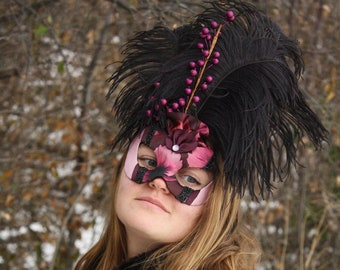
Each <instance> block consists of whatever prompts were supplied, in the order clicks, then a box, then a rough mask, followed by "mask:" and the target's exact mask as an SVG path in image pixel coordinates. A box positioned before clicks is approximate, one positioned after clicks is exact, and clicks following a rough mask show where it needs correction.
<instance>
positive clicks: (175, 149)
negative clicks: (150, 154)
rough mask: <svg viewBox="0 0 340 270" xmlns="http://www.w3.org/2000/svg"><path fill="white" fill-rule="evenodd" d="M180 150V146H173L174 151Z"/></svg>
mask: <svg viewBox="0 0 340 270" xmlns="http://www.w3.org/2000/svg"><path fill="white" fill-rule="evenodd" d="M178 150H179V145H178V144H175V145H173V146H172V151H174V152H177V151H178Z"/></svg>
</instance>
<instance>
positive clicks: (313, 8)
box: [0, 0, 340, 270]
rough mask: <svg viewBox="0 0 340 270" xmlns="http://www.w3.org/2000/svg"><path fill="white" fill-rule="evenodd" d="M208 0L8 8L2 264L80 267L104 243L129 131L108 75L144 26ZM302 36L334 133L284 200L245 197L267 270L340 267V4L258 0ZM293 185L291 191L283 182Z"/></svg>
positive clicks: (52, 2) (312, 93) (180, 18)
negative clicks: (121, 144)
mask: <svg viewBox="0 0 340 270" xmlns="http://www.w3.org/2000/svg"><path fill="white" fill-rule="evenodd" d="M201 2H202V1H199V0H190V1H185V0H176V1H165V0H121V1H119V0H59V1H58V0H2V1H0V91H1V95H0V268H1V269H3V270H7V269H11V270H14V269H49V270H54V269H72V265H73V264H74V262H75V261H76V260H77V258H78V256H79V255H80V254H82V253H84V251H85V250H86V249H87V248H88V247H89V246H90V245H91V243H93V241H94V240H95V239H97V238H98V237H99V232H100V229H101V228H102V226H103V215H104V213H105V209H106V205H107V202H106V201H105V196H106V195H107V193H108V191H107V189H108V183H109V182H110V181H111V180H112V175H113V174H112V171H113V168H114V167H115V166H116V164H117V161H118V159H119V157H120V155H121V153H119V152H118V151H113V152H112V151H111V148H110V142H111V140H112V138H113V137H114V136H115V134H116V129H117V127H116V126H115V123H114V121H113V117H112V111H111V105H112V101H111V100H109V101H106V99H105V94H106V92H107V89H108V84H107V82H106V79H107V78H108V77H109V76H110V74H111V73H112V72H113V70H114V69H115V66H116V65H115V64H112V63H114V62H115V61H118V60H119V59H120V51H119V47H120V46H121V45H122V44H123V43H124V42H125V41H126V39H127V38H128V37H131V36H132V35H133V33H134V32H135V31H137V30H144V29H149V28H151V27H152V26H154V25H155V24H158V23H162V24H166V25H168V26H169V27H176V26H177V25H179V24H181V23H183V22H185V21H187V20H188V19H189V18H190V17H191V16H192V15H193V14H194V13H195V12H196V11H197V10H198V9H199V4H200V3H201ZM252 2H253V3H254V4H255V5H256V6H258V7H259V8H260V9H262V10H263V11H265V12H266V13H267V14H268V15H269V16H271V17H272V18H273V19H274V20H275V21H276V22H278V23H279V24H280V25H281V27H282V28H283V29H284V31H285V32H286V33H287V34H288V35H289V36H292V37H295V38H296V39H298V40H299V42H300V44H301V46H302V48H303V50H304V59H305V64H306V69H305V74H304V78H303V80H301V87H303V88H304V89H306V95H307V96H308V99H309V102H310V104H311V106H312V107H313V108H314V109H315V110H316V111H317V113H318V114H319V115H320V117H321V119H322V120H323V122H324V124H325V125H326V127H327V128H328V129H329V131H330V138H329V140H330V142H329V145H325V150H324V151H323V152H317V153H315V152H314V149H312V148H311V147H310V145H309V143H308V141H307V140H306V147H305V148H304V149H299V156H300V160H301V163H302V164H303V165H304V166H305V167H306V168H303V167H299V168H298V169H297V170H296V171H294V172H293V173H292V177H291V178H290V179H289V181H287V183H285V184H284V188H279V189H277V191H275V193H274V196H273V197H272V198H271V199H269V200H267V201H261V202H259V203H255V202H251V201H249V200H248V199H247V197H246V198H245V199H244V202H243V207H244V216H245V218H246V219H247V221H248V222H249V224H250V226H251V228H252V229H253V230H254V231H255V232H256V234H257V235H258V237H259V239H260V241H261V244H262V247H263V250H264V253H263V256H262V260H261V263H260V264H259V267H258V269H281V270H282V269H290V270H291V269H300V270H301V269H327V270H329V269H340V171H339V167H340V166H339V165H340V163H339V160H340V137H339V136H340V126H339V122H340V110H339V106H340V95H339V84H340V81H339V79H340V73H339V72H340V62H339V61H340V59H339V47H340V21H339V18H340V6H339V5H340V4H339V2H340V1H339V0H256V1H255V0H254V1H252ZM279 185H282V184H279Z"/></svg>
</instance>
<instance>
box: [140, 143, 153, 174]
mask: <svg viewBox="0 0 340 270" xmlns="http://www.w3.org/2000/svg"><path fill="white" fill-rule="evenodd" d="M137 160H138V165H139V166H140V167H143V168H146V169H148V170H154V169H155V168H156V167H157V159H156V156H155V153H154V151H153V150H152V149H151V148H150V147H148V146H146V145H145V144H140V145H139V147H138V154H137Z"/></svg>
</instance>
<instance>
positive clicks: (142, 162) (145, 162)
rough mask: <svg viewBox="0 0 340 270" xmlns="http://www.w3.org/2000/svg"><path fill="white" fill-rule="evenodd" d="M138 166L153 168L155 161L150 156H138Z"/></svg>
mask: <svg viewBox="0 0 340 270" xmlns="http://www.w3.org/2000/svg"><path fill="white" fill-rule="evenodd" d="M138 161H139V166H141V167H144V168H147V169H148V170H153V169H155V168H156V167H157V161H156V160H154V159H150V158H138Z"/></svg>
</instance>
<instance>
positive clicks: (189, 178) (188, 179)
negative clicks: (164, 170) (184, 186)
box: [182, 175, 200, 185]
mask: <svg viewBox="0 0 340 270" xmlns="http://www.w3.org/2000/svg"><path fill="white" fill-rule="evenodd" d="M182 178H183V180H185V181H186V182H188V183H190V184H195V185H200V182H198V181H197V180H196V178H194V177H192V176H190V175H183V176H182Z"/></svg>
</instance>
